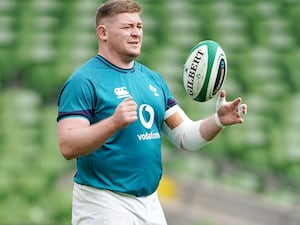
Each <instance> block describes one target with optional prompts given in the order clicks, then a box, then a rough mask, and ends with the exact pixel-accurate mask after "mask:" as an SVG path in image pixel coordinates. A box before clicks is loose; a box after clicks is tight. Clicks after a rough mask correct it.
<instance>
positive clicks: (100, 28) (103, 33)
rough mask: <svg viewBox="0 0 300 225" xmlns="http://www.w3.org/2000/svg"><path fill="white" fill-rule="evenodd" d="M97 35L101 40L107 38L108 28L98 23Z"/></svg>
mask: <svg viewBox="0 0 300 225" xmlns="http://www.w3.org/2000/svg"><path fill="white" fill-rule="evenodd" d="M96 34H97V37H98V38H99V39H100V40H104V41H105V40H107V29H106V27H105V26H104V25H98V26H97V28H96Z"/></svg>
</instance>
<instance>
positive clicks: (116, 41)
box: [96, 0, 143, 68]
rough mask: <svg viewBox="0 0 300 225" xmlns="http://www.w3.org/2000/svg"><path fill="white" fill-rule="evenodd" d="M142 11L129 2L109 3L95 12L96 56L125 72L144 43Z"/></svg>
mask: <svg viewBox="0 0 300 225" xmlns="http://www.w3.org/2000/svg"><path fill="white" fill-rule="evenodd" d="M140 14H141V7H140V6H139V5H138V4H137V3H136V2H134V1H132V0H108V1H107V2H105V3H104V4H103V5H101V6H100V7H99V8H98V10H97V15H96V33H97V37H98V43H99V49H98V53H99V54H100V55H102V56H103V57H105V58H106V59H107V60H109V61H110V62H111V63H113V64H115V65H117V66H120V67H124V68H128V67H131V66H132V65H133V60H134V59H135V58H136V57H137V56H139V54H140V52H141V47H142V40H143V23H142V20H141V18H140Z"/></svg>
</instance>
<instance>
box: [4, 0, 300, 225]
mask: <svg viewBox="0 0 300 225" xmlns="http://www.w3.org/2000/svg"><path fill="white" fill-rule="evenodd" d="M101 2H103V1H98V0H86V1H83V0H64V1H61V0H0V224H6V225H12V224H31V225H34V224H70V210H71V189H70V187H69V186H68V185H69V183H70V179H71V178H70V174H72V173H73V171H74V161H65V160H64V159H63V157H62V156H61V154H60V152H59V149H58V146H57V138H56V115H57V106H56V96H57V94H58V92H59V89H60V87H61V85H62V84H63V83H64V82H65V81H66V79H67V78H68V77H69V76H70V74H71V73H72V72H73V71H74V70H75V69H76V68H77V67H78V66H79V65H80V64H81V63H83V62H84V61H85V60H87V59H88V58H90V57H93V56H94V55H96V53H97V39H96V35H95V31H94V15H95V11H96V8H97V7H98V5H100V4H101ZM139 2H140V3H141V5H142V6H143V11H144V12H143V20H144V24H145V28H144V35H145V36H144V46H143V52H142V54H141V56H140V57H139V58H138V59H137V60H138V61H140V62H142V63H144V64H146V65H147V66H149V67H151V68H153V69H155V70H156V71H158V72H159V73H161V74H162V75H163V76H164V78H165V79H166V80H167V82H168V84H169V86H170V89H171V90H172V92H173V94H174V96H175V97H176V99H177V100H178V103H179V104H180V105H181V106H182V108H184V110H186V112H187V113H188V114H189V115H190V117H191V118H193V119H199V118H202V117H205V116H208V115H209V114H211V113H213V112H214V104H215V99H212V100H210V101H209V102H206V103H198V102H195V101H192V100H191V99H189V98H188V97H187V95H186V94H185V92H184V88H183V85H182V70H183V63H184V60H185V58H186V56H187V53H188V52H189V50H190V49H191V48H192V47H193V46H194V45H195V44H196V43H198V42H199V41H202V40H207V39H211V40H215V41H217V42H218V43H219V44H220V45H221V46H222V47H223V49H224V51H225V53H226V55H227V60H228V77H227V80H226V81H225V85H224V88H225V89H226V91H227V94H228V99H229V100H230V99H233V98H234V97H237V96H242V98H243V100H244V102H245V103H247V104H248V115H247V116H246V117H245V123H244V124H242V125H240V126H235V127H228V128H225V129H224V131H223V132H222V134H221V135H219V136H218V137H217V139H216V140H215V141H214V142H212V143H210V144H209V145H208V146H206V147H205V148H204V149H203V150H201V151H198V152H196V153H192V154H193V155H196V156H197V160H195V157H186V158H185V157H182V156H183V153H181V152H180V151H179V150H177V149H175V148H174V147H173V146H172V145H170V143H169V142H168V141H167V140H164V147H163V151H164V167H165V171H166V173H168V174H171V175H176V174H181V175H184V176H189V177H191V179H199V180H206V181H210V182H215V183H218V184H219V185H224V186H229V187H232V188H234V189H237V190H244V191H245V190H246V191H248V192H252V193H256V194H259V195H263V196H264V197H266V196H267V197H268V198H270V199H272V200H274V201H276V202H278V203H280V204H282V203H283V204H285V203H290V202H293V203H294V204H297V205H298V204H300V199H299V196H300V195H299V190H300V116H299V109H300V92H299V89H300V75H299V71H300V48H299V47H300V26H299V21H300V2H299V1H298V0H273V1H262V0H261V1H259V0H229V1H218V0H210V1H209V0H207V1H206V0H199V1H196V0H186V1H182V0H144V1H142V0H140V1H139ZM184 155H186V154H184ZM206 224H207V223H206Z"/></svg>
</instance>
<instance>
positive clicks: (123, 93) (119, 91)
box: [114, 86, 130, 98]
mask: <svg viewBox="0 0 300 225" xmlns="http://www.w3.org/2000/svg"><path fill="white" fill-rule="evenodd" d="M114 92H115V94H116V95H117V97H118V98H127V97H130V94H129V92H128V91H127V90H126V87H125V86H123V87H117V88H115V89H114Z"/></svg>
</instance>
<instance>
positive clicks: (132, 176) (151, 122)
mask: <svg viewBox="0 0 300 225" xmlns="http://www.w3.org/2000/svg"><path fill="white" fill-rule="evenodd" d="M129 96H132V97H133V100H134V101H135V102H136V103H137V105H138V109H137V114H138V120H137V121H136V122H133V123H131V124H129V125H128V126H127V127H126V128H124V129H122V130H119V131H117V132H116V133H115V134H114V135H113V136H112V137H110V138H109V139H108V140H107V141H106V142H105V144H104V145H102V146H101V147H100V148H99V149H95V151H93V152H92V153H90V154H88V155H85V156H81V157H78V158H77V172H76V174H75V176H74V181H75V182H76V183H79V184H84V185H88V186H92V187H95V188H102V189H108V190H111V191H115V192H121V193H126V194H131V195H135V196H146V195H149V194H151V193H153V192H154V191H155V190H156V189H157V187H158V184H159V181H160V178H161V174H162V160H161V129H162V125H163V121H164V114H165V111H166V110H168V109H169V108H171V107H172V106H174V105H176V102H175V100H174V98H173V96H172V94H171V93H170V91H169V88H168V86H167V84H166V83H165V81H164V80H163V78H162V77H161V75H159V74H158V73H156V72H154V71H152V70H150V69H149V68H147V67H145V66H144V65H142V64H140V63H138V62H134V66H133V68H131V69H121V68H119V67H116V66H115V65H113V64H111V63H110V62H109V61H107V60H106V59H104V58H103V57H101V56H99V55H97V56H96V57H94V58H92V59H90V60H89V61H87V62H86V63H85V64H83V65H82V66H80V67H79V68H78V69H77V70H76V71H75V72H74V73H73V74H72V76H70V78H69V79H68V80H67V82H66V83H65V85H64V86H63V87H62V89H61V92H60V94H59V96H58V107H59V112H58V118H57V120H58V121H59V120H61V119H64V118H66V117H74V116H80V117H84V118H86V119H88V120H89V121H90V123H91V124H94V123H97V122H98V121H100V120H103V119H105V118H107V117H109V116H111V115H112V114H113V113H114V111H115V108H116V106H117V105H118V104H120V102H122V101H123V100H124V99H125V98H128V97H129ZM99 132H102V131H101V130H99Z"/></svg>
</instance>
